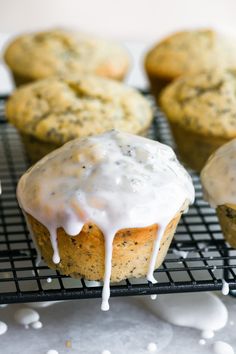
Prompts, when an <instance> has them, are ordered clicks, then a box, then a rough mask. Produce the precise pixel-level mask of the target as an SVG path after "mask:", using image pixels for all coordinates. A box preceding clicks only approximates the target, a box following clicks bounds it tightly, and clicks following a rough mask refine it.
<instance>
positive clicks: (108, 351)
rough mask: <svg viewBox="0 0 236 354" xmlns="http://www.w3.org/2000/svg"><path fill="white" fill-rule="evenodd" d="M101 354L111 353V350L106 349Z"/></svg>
mask: <svg viewBox="0 0 236 354" xmlns="http://www.w3.org/2000/svg"><path fill="white" fill-rule="evenodd" d="M101 354H111V352H110V350H107V349H104V350H103V351H102V352H101Z"/></svg>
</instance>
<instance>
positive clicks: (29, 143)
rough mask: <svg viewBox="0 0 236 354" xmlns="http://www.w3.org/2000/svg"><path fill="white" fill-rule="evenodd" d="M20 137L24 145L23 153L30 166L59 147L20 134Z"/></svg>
mask: <svg viewBox="0 0 236 354" xmlns="http://www.w3.org/2000/svg"><path fill="white" fill-rule="evenodd" d="M20 137H21V141H22V143H23V145H24V149H25V153H26V155H27V157H28V160H29V162H30V163H31V164H34V163H36V162H37V161H39V160H40V159H41V158H42V157H44V156H45V155H47V154H49V153H50V152H52V151H53V150H55V149H57V148H59V147H60V145H58V144H54V143H46V142H44V141H42V140H39V139H36V138H35V137H33V136H31V135H27V134H20Z"/></svg>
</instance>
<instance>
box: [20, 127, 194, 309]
mask: <svg viewBox="0 0 236 354" xmlns="http://www.w3.org/2000/svg"><path fill="white" fill-rule="evenodd" d="M17 196H18V200H19V203H20V206H21V207H22V209H23V210H24V211H25V212H27V213H28V214H30V215H32V216H33V217H35V218H36V219H37V220H39V221H40V222H41V223H42V224H43V225H45V226H46V227H47V229H48V230H49V232H50V236H51V243H52V247H53V250H54V254H53V261H54V262H55V263H59V262H60V254H59V250H58V246H57V231H56V230H57V228H59V227H63V228H64V230H65V231H66V233H67V234H69V235H71V236H74V235H77V234H79V233H80V231H81V229H82V227H83V225H84V224H85V223H87V222H93V223H95V224H96V225H97V226H98V227H99V228H100V230H101V231H102V232H103V234H104V239H105V274H104V286H103V294H102V297H103V303H102V309H103V310H108V309H109V304H108V299H109V296H110V292H109V282H110V276H111V270H112V269H111V264H112V263H111V261H112V243H113V239H114V236H115V234H116V232H117V231H119V230H121V229H124V228H137V227H146V226H149V225H152V224H155V223H156V224H158V234H157V238H156V242H155V245H154V250H153V253H152V255H151V259H150V266H149V271H148V274H147V278H148V280H150V281H152V282H155V279H154V277H153V271H154V267H155V262H156V258H157V257H158V250H159V247H160V243H161V239H162V236H163V234H164V231H165V228H166V226H167V225H168V223H169V222H170V221H171V220H172V219H173V217H174V216H175V215H176V214H177V213H178V212H180V211H183V210H181V208H187V206H188V204H189V203H191V202H193V199H194V188H193V184H192V181H191V179H190V176H189V175H188V174H187V172H186V171H185V169H184V168H183V167H182V166H181V165H180V164H179V162H178V160H177V159H176V156H175V154H174V152H173V150H172V149H171V148H170V147H168V146H166V145H163V144H161V143H158V142H156V141H152V140H149V139H146V138H142V137H138V136H134V135H131V134H127V133H122V132H119V131H109V132H107V133H104V134H102V135H98V136H93V137H89V138H85V139H76V140H73V141H71V142H69V143H67V144H65V145H64V146H63V147H62V148H60V149H57V150H55V151H54V152H52V153H51V154H49V155H47V156H46V157H44V158H43V159H42V160H40V161H39V162H38V163H37V164H36V165H34V166H33V167H32V168H31V169H29V170H28V171H27V172H26V173H25V174H24V175H23V176H22V177H21V179H20V182H19V184H18V188H17Z"/></svg>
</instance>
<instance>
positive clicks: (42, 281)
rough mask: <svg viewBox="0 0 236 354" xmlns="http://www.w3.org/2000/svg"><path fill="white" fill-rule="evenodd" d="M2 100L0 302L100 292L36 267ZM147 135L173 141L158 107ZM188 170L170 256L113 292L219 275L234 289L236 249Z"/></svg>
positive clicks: (18, 155)
mask: <svg viewBox="0 0 236 354" xmlns="http://www.w3.org/2000/svg"><path fill="white" fill-rule="evenodd" d="M5 99H6V97H1V98H0V180H1V183H2V195H1V196H0V303H13V302H32V301H47V300H50V301H52V300H65V299H78V298H96V297H100V296H101V292H102V284H100V283H96V282H88V281H86V280H83V279H81V280H78V279H71V278H69V277H66V276H63V275H60V274H59V273H58V272H56V271H53V270H50V269H49V268H48V267H47V266H46V265H45V264H40V265H39V266H36V252H35V249H34V247H33V244H32V241H31V238H30V236H29V233H28V231H27V228H26V225H25V221H24V218H23V216H22V214H21V211H20V209H19V207H18V204H17V201H16V197H15V189H16V184H17V181H18V179H19V177H20V176H21V175H22V174H23V172H24V171H25V170H26V168H27V166H28V162H27V158H26V155H25V152H24V148H23V146H22V144H21V141H20V137H19V135H18V133H17V131H16V130H15V129H14V128H13V127H12V126H10V125H9V124H7V123H6V120H5V118H4V102H5ZM150 136H151V137H153V138H155V139H157V140H160V141H162V142H164V143H167V144H169V145H172V139H171V135H170V132H169V128H168V124H167V122H166V120H165V118H164V116H163V115H162V114H161V113H160V112H159V111H158V110H156V113H155V119H154V124H153V126H152V128H151V130H150ZM191 175H192V178H193V181H194V186H195V190H196V201H195V204H194V205H193V206H191V207H190V209H189V212H188V214H185V215H183V217H182V220H181V221H180V224H179V226H178V229H177V233H176V235H175V238H174V241H173V243H172V245H171V247H170V249H169V252H168V255H167V257H166V259H165V261H164V263H163V264H162V266H161V268H160V269H158V270H157V271H156V272H155V277H156V279H157V280H158V283H157V284H155V285H152V284H151V283H149V282H147V280H146V279H127V280H126V281H123V282H121V283H118V284H114V285H111V296H129V295H144V294H150V295H151V294H165V293H178V292H195V291H207V290H220V289H221V288H222V280H223V279H225V280H226V281H227V282H228V283H229V286H230V289H231V291H232V290H235V289H236V274H235V270H236V250H234V249H232V248H230V247H229V246H228V245H227V244H226V243H225V242H224V239H223V237H222V234H221V230H220V226H219V224H218V221H217V217H216V214H215V211H214V210H213V209H211V208H209V206H208V204H207V203H206V202H205V201H203V199H202V191H201V185H200V182H199V177H198V175H196V174H194V173H191Z"/></svg>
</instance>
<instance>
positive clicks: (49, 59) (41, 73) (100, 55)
mask: <svg viewBox="0 0 236 354" xmlns="http://www.w3.org/2000/svg"><path fill="white" fill-rule="evenodd" d="M5 61H6V63H7V65H8V66H9V67H10V69H11V71H12V73H13V75H14V77H15V81H16V84H19V85H20V84H22V83H27V82H30V81H34V80H38V79H43V78H46V77H49V76H54V75H68V74H76V75H77V74H78V73H90V74H96V75H99V76H104V77H108V78H111V79H116V80H122V79H123V78H124V77H125V75H126V73H127V71H128V67H129V56H128V54H127V52H126V51H125V49H123V48H122V47H121V46H119V45H117V44H114V43H110V42H108V41H104V40H102V39H99V38H94V37H92V36H88V35H85V34H82V33H77V32H72V31H66V30H62V29H54V30H50V31H46V32H39V33H32V34H25V35H21V36H19V37H18V38H16V39H15V40H14V41H13V42H11V43H10V44H9V46H8V47H7V49H6V51H5Z"/></svg>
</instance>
